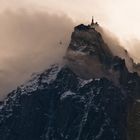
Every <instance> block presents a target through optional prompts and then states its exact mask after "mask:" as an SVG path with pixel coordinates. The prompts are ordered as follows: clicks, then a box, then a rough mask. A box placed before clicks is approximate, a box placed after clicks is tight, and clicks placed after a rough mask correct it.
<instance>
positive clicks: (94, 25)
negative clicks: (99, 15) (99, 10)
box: [90, 16, 98, 29]
mask: <svg viewBox="0 0 140 140" xmlns="http://www.w3.org/2000/svg"><path fill="white" fill-rule="evenodd" d="M97 25H98V23H97V22H94V17H93V16H92V21H91V25H90V28H92V29H94V28H95V27H96V26H97Z"/></svg>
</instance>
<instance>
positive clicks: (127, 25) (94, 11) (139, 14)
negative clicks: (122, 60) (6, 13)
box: [0, 0, 140, 38]
mask: <svg viewBox="0 0 140 140" xmlns="http://www.w3.org/2000/svg"><path fill="white" fill-rule="evenodd" d="M0 6H1V7H2V8H3V7H7V6H10V7H11V8H15V7H28V8H29V9H30V8H31V7H32V8H40V9H42V10H47V11H49V12H50V13H52V12H53V13H57V14H60V13H61V12H64V13H66V14H68V15H69V16H70V17H72V18H73V19H74V20H77V21H81V22H88V21H89V20H90V18H91V16H92V15H94V16H95V18H96V19H97V20H98V22H100V24H102V25H103V26H106V27H107V28H109V29H110V30H111V31H112V30H113V31H114V32H115V33H116V34H117V35H119V36H120V37H125V38H127V37H131V38H132V37H133V38H135V37H137V38H140V27H139V25H140V1H139V0H0ZM2 8H1V9H2Z"/></svg>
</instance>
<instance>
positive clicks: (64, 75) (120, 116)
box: [0, 24, 140, 140]
mask: <svg viewBox="0 0 140 140" xmlns="http://www.w3.org/2000/svg"><path fill="white" fill-rule="evenodd" d="M98 26H99V25H98ZM139 85H140V78H139V76H138V74H137V73H130V72H129V71H128V69H127V67H126V65H125V60H122V59H121V58H119V57H118V56H114V55H113V54H112V52H111V51H110V49H109V47H108V45H107V44H106V43H105V40H103V38H102V35H101V34H100V33H99V32H98V31H96V28H91V27H90V26H86V25H83V24H82V25H79V26H77V27H75V29H74V32H73V33H72V37H71V42H70V45H69V46H68V49H67V52H66V56H65V59H64V64H61V65H60V64H54V65H52V66H50V68H49V69H47V70H45V71H43V72H42V73H39V74H36V75H34V76H33V77H32V78H31V80H30V81H29V82H27V83H26V84H24V85H21V86H19V87H17V89H16V90H13V91H12V92H11V93H9V95H8V96H7V98H6V99H5V100H4V101H2V102H1V103H0V140H139V130H140V127H139V125H138V121H139V120H140V118H139V110H140V108H139V107H140V100H139V91H140V86H139Z"/></svg>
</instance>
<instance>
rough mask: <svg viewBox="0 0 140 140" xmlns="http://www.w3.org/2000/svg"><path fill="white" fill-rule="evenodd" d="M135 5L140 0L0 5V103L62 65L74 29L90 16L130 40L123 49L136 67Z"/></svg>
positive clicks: (139, 18) (16, 0)
mask: <svg viewBox="0 0 140 140" xmlns="http://www.w3.org/2000/svg"><path fill="white" fill-rule="evenodd" d="M139 5H140V1H139V0H0V98H1V97H5V95H6V93H7V92H9V91H10V90H12V89H15V88H16V87H17V85H20V84H21V83H23V81H25V80H26V79H27V78H29V75H31V74H32V73H33V72H36V71H40V70H43V69H45V68H47V67H48V65H50V63H55V62H57V61H58V60H59V59H60V60H61V58H62V57H63V55H64V54H65V50H66V48H67V47H68V43H69V41H70V34H71V32H72V30H73V27H74V25H77V24H79V23H85V24H89V23H90V22H91V17H92V16H94V17H95V19H96V20H97V21H98V22H99V24H100V25H102V26H103V27H105V28H107V29H108V30H110V31H111V32H113V33H114V34H116V35H117V37H118V38H119V39H121V40H129V41H125V44H123V45H125V47H126V48H127V50H129V51H130V52H131V54H132V55H133V57H134V58H135V59H136V60H137V61H139V62H140V56H139V54H140V26H139V25H140V8H139ZM109 34H110V33H109ZM60 40H62V41H63V47H62V46H61V47H59V45H58V44H59V42H60Z"/></svg>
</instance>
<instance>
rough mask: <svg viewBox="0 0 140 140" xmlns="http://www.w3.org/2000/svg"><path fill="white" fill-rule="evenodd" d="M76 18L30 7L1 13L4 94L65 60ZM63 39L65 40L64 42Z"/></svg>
mask: <svg viewBox="0 0 140 140" xmlns="http://www.w3.org/2000/svg"><path fill="white" fill-rule="evenodd" d="M73 26H74V24H73V22H72V20H71V19H70V18H68V17H67V16H66V15H61V16H60V15H59V16H58V15H50V14H48V13H47V12H42V11H34V12H27V11H26V10H23V9H22V10H16V11H10V10H9V11H5V12H2V13H1V14H0V98H2V97H4V96H5V93H7V92H9V91H10V90H12V89H14V88H16V86H17V85H19V84H22V83H23V81H25V80H27V78H29V77H30V75H31V74H32V73H33V72H38V71H41V70H43V69H45V68H47V67H48V66H49V65H50V64H52V63H58V62H60V61H61V59H62V57H63V56H64V54H65V51H66V48H67V46H68V44H69V41H70V35H71V31H72V29H73ZM60 42H62V44H61V43H60Z"/></svg>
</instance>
